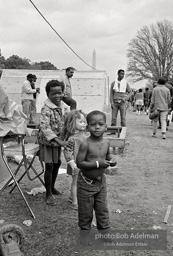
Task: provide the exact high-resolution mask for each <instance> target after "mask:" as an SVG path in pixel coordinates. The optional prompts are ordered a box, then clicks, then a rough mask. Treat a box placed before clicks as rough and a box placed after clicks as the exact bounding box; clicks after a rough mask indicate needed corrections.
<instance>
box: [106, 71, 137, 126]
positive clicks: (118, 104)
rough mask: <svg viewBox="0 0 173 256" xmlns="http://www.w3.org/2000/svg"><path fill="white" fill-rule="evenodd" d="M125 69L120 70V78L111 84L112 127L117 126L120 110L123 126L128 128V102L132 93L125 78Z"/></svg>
mask: <svg viewBox="0 0 173 256" xmlns="http://www.w3.org/2000/svg"><path fill="white" fill-rule="evenodd" d="M124 75H125V72H124V70H123V69H120V70H118V77H117V79H116V80H115V81H113V82H112V84H111V89H110V103H111V108H112V120H111V126H116V125H117V115H118V110H120V116H121V126H122V127H123V126H126V101H127V100H128V99H129V98H130V97H131V95H132V91H131V89H130V86H129V84H128V83H127V81H126V80H125V78H124Z"/></svg>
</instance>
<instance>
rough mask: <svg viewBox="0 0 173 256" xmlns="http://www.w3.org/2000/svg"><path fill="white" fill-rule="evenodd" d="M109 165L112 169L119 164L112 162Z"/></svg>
mask: <svg viewBox="0 0 173 256" xmlns="http://www.w3.org/2000/svg"><path fill="white" fill-rule="evenodd" d="M109 164H110V166H111V167H113V166H115V165H117V162H116V161H115V162H112V161H110V162H109Z"/></svg>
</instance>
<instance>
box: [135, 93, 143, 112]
mask: <svg viewBox="0 0 173 256" xmlns="http://www.w3.org/2000/svg"><path fill="white" fill-rule="evenodd" d="M143 105H144V96H143V92H142V89H141V88H140V89H139V91H138V92H136V94H135V106H136V115H140V114H141V108H142V106H143Z"/></svg>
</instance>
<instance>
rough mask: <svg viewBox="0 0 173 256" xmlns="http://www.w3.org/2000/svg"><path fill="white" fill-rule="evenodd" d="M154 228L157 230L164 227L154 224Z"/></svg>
mask: <svg viewBox="0 0 173 256" xmlns="http://www.w3.org/2000/svg"><path fill="white" fill-rule="evenodd" d="M153 229H155V230H157V229H162V228H161V227H160V226H157V225H154V226H153Z"/></svg>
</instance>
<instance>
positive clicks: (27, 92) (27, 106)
mask: <svg viewBox="0 0 173 256" xmlns="http://www.w3.org/2000/svg"><path fill="white" fill-rule="evenodd" d="M26 78H27V80H25V81H24V83H23V85H22V93H21V101H22V108H23V113H24V114H25V115H26V116H27V123H28V124H29V123H32V120H33V118H32V111H31V108H32V102H33V94H34V93H37V92H38V93H39V92H40V88H36V89H32V80H33V75H32V74H28V75H27V77H26Z"/></svg>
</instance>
